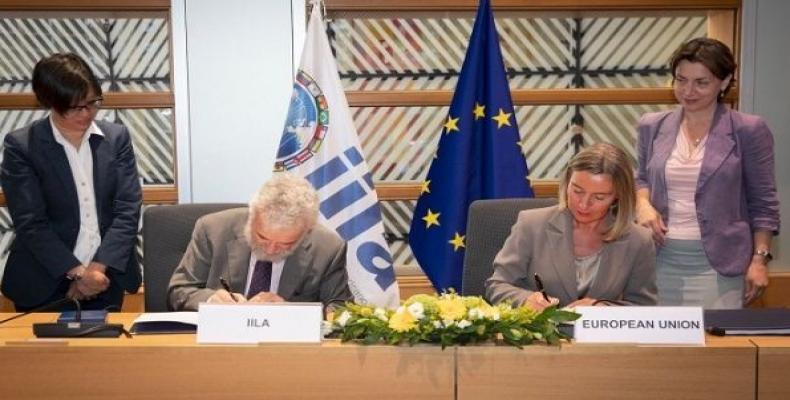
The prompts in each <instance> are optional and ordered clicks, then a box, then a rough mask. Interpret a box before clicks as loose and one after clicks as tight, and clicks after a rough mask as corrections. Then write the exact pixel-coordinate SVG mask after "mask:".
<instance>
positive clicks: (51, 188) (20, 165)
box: [0, 118, 142, 306]
mask: <svg viewBox="0 0 790 400" xmlns="http://www.w3.org/2000/svg"><path fill="white" fill-rule="evenodd" d="M96 123H97V124H98V126H99V128H100V129H101V130H102V132H103V133H104V137H102V136H99V135H91V137H90V138H89V139H88V140H89V143H90V147H91V151H92V152H93V184H94V191H95V194H96V208H97V215H98V222H99V233H100V234H101V244H100V245H99V249H98V250H97V251H96V255H95V256H94V257H93V260H94V261H97V262H100V263H103V264H105V265H106V266H107V271H108V277H109V278H110V279H117V281H118V283H120V286H121V287H123V288H124V289H126V290H127V291H129V292H131V293H134V292H136V291H137V289H138V288H139V287H140V280H141V274H140V266H139V263H138V261H137V256H136V253H135V243H136V240H137V229H138V223H139V220H140V205H141V201H142V194H141V190H140V180H139V178H138V174H137V166H136V163H135V158H134V151H133V149H132V143H131V140H130V137H129V132H128V131H127V130H126V128H125V127H123V126H121V125H117V124H113V123H109V122H104V121H96ZM0 182H2V187H3V192H4V193H5V197H6V201H7V203H8V211H9V213H10V214H11V219H12V220H13V222H14V228H15V230H16V238H15V239H14V242H13V244H12V245H11V252H10V254H9V256H8V261H7V263H6V269H5V274H4V276H3V283H2V291H3V294H4V295H6V296H8V297H9V298H10V299H11V300H13V301H14V302H15V303H16V304H18V305H22V306H34V305H37V304H40V303H41V302H43V301H45V300H46V299H47V298H49V297H50V296H51V295H52V294H53V293H54V292H55V290H56V288H57V286H58V284H59V283H60V282H61V281H62V280H63V279H65V274H66V272H68V271H69V270H70V269H72V268H74V267H76V266H78V265H80V261H79V260H78V259H77V258H76V257H75V256H74V254H73V253H72V252H73V249H74V245H75V243H76V241H77V235H78V233H79V229H80V208H79V201H78V198H77V188H76V187H75V185H74V178H73V176H72V173H71V169H70V168H69V162H68V159H67V158H66V152H65V151H64V149H63V146H61V145H60V144H59V143H58V142H56V141H55V138H54V136H53V133H52V126H51V125H50V121H49V118H44V119H41V120H38V121H35V122H33V123H32V124H31V125H29V126H27V127H25V128H22V129H20V130H17V131H15V132H11V133H9V134H8V135H6V137H5V141H4V151H3V163H2V167H1V169H0Z"/></svg>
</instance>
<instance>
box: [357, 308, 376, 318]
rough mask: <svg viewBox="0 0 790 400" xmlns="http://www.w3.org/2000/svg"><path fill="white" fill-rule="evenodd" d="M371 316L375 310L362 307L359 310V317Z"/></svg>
mask: <svg viewBox="0 0 790 400" xmlns="http://www.w3.org/2000/svg"><path fill="white" fill-rule="evenodd" d="M370 314H373V309H372V308H370V307H362V308H360V309H359V315H362V316H363V317H368V316H370Z"/></svg>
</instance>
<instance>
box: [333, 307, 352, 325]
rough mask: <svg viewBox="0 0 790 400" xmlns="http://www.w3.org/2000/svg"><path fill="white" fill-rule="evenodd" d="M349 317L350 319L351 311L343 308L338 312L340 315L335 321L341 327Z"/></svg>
mask: <svg viewBox="0 0 790 400" xmlns="http://www.w3.org/2000/svg"><path fill="white" fill-rule="evenodd" d="M349 319H351V313H350V312H348V310H344V311H343V313H342V314H340V316H339V317H337V318H336V319H335V323H337V324H338V325H339V326H341V327H343V326H346V323H347V322H348V320H349Z"/></svg>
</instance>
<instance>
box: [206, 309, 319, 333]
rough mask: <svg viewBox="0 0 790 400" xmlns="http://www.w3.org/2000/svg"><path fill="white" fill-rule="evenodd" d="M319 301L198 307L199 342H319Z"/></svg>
mask: <svg viewBox="0 0 790 400" xmlns="http://www.w3.org/2000/svg"><path fill="white" fill-rule="evenodd" d="M322 319H323V313H322V305H321V303H261V304H250V303H247V304H209V303H201V304H200V305H199V306H198V326H197V342H198V343H262V342H263V343H320V342H321V320H322Z"/></svg>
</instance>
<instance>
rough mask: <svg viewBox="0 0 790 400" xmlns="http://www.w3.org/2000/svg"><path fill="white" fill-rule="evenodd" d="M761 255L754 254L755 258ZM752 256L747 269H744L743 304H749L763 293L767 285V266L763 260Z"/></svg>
mask: <svg viewBox="0 0 790 400" xmlns="http://www.w3.org/2000/svg"><path fill="white" fill-rule="evenodd" d="M757 257H759V258H761V259H762V256H755V258H757ZM755 258H752V262H751V264H749V269H747V270H746V277H745V278H744V279H745V282H744V283H745V288H744V289H745V290H744V293H743V304H749V303H751V302H753V301H755V300H757V298H759V297H760V296H762V295H763V292H764V291H765V288H766V287H768V267H766V266H765V262H764V261H763V260H757V259H755Z"/></svg>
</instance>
